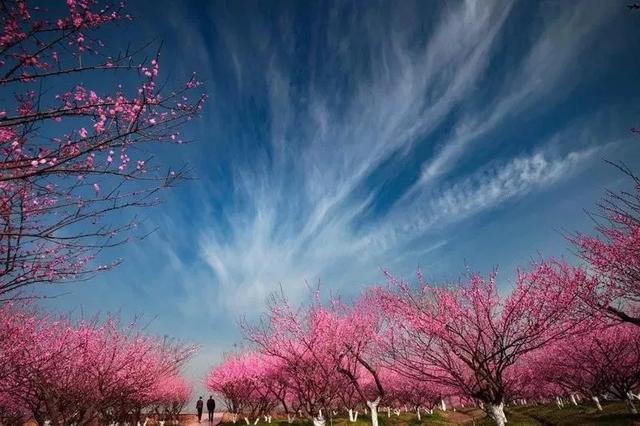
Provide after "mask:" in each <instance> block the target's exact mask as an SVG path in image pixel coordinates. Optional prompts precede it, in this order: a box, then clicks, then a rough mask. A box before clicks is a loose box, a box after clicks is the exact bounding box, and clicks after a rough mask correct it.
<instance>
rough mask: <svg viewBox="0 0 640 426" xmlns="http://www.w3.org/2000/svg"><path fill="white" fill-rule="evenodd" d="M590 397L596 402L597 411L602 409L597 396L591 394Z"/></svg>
mask: <svg viewBox="0 0 640 426" xmlns="http://www.w3.org/2000/svg"><path fill="white" fill-rule="evenodd" d="M591 399H593V402H595V403H596V407H598V411H602V405H600V398H598V397H597V396H592V397H591Z"/></svg>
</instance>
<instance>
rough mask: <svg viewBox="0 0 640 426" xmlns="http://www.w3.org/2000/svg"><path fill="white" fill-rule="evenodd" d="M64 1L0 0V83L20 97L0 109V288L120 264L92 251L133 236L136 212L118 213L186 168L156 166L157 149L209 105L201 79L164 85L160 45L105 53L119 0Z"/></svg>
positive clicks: (1, 292) (149, 199)
mask: <svg viewBox="0 0 640 426" xmlns="http://www.w3.org/2000/svg"><path fill="white" fill-rule="evenodd" d="M66 3H67V9H66V11H64V12H58V10H59V8H57V7H55V8H54V9H53V10H48V9H47V8H46V7H37V6H29V4H28V2H27V1H24V0H9V1H5V2H3V3H2V7H1V8H2V13H0V27H1V29H0V90H1V91H2V93H3V94H4V95H3V96H7V95H8V94H10V93H11V94H14V95H13V97H12V98H10V99H6V98H3V99H2V102H3V107H2V109H0V152H1V154H2V155H1V158H0V297H5V298H6V297H9V296H8V295H9V294H10V293H13V292H14V291H15V290H17V289H20V288H22V287H24V286H26V285H29V284H33V283H38V282H48V283H56V282H60V281H66V280H82V279H86V278H88V277H90V276H91V275H92V274H93V273H94V272H96V271H98V270H101V269H106V268H108V267H110V266H113V265H114V264H115V263H117V262H115V263H111V264H109V265H97V266H96V265H93V262H92V260H93V259H94V257H95V255H96V253H97V252H99V251H100V250H101V249H103V248H106V247H112V246H115V245H118V244H122V243H124V242H126V241H127V240H128V238H130V237H131V236H135V234H136V232H134V227H135V225H136V220H135V218H134V217H133V216H132V215H131V214H122V213H124V212H126V211H133V210H135V209H136V208H138V207H146V206H151V205H154V204H156V203H157V202H158V201H159V198H158V196H159V193H160V192H161V191H162V190H163V189H166V188H169V187H171V186H172V185H173V184H174V183H176V182H177V181H179V180H180V179H181V178H183V177H185V176H184V171H183V170H170V169H169V170H162V169H161V168H160V167H159V166H157V165H155V161H154V158H153V151H154V149H155V148H153V147H154V146H155V145H156V144H157V143H160V142H169V143H174V142H175V143H179V142H180V141H181V137H180V134H179V129H180V128H181V127H182V126H183V124H184V123H186V121H188V120H190V119H191V118H192V117H193V116H194V115H195V114H197V113H198V111H199V110H200V109H201V107H202V102H203V97H201V96H195V97H193V95H192V94H191V92H192V91H193V90H194V89H195V88H196V87H197V86H198V85H199V83H198V82H197V81H196V80H195V79H194V78H191V79H189V80H188V81H186V83H185V84H184V85H183V86H182V87H177V88H176V89H175V90H173V91H171V90H170V89H169V90H166V85H165V83H164V82H160V81H159V78H160V77H159V76H160V74H159V60H160V53H159V52H157V53H156V54H154V55H151V57H150V58H147V54H148V52H147V48H146V47H147V46H148V45H145V46H141V47H140V48H138V49H126V50H122V51H118V50H113V51H109V50H108V48H107V47H105V46H104V44H103V43H102V42H101V41H100V40H99V39H98V38H97V37H99V35H100V30H101V29H102V28H103V27H105V26H109V25H111V24H113V23H115V22H118V21H126V20H129V19H130V17H129V16H128V15H126V14H125V13H124V11H123V10H122V8H121V7H114V6H110V5H99V4H98V3H97V1H95V0H67V2H66ZM47 6H57V5H50V4H48V3H47ZM56 15H57V16H56ZM107 75H108V76H109V77H112V78H113V79H115V80H117V81H119V82H120V84H114V85H113V87H110V86H109V84H108V83H107V82H108V81H110V79H105V78H101V77H104V76H107ZM95 80H98V81H100V84H99V85H97V86H95V87H91V86H90V85H89V84H83V83H78V82H79V81H95ZM63 87H66V89H61V88H63ZM147 148H149V149H147ZM115 213H118V214H117V215H116V214H115ZM107 219H109V220H108V221H107ZM140 236H142V235H140Z"/></svg>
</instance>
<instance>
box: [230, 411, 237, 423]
mask: <svg viewBox="0 0 640 426" xmlns="http://www.w3.org/2000/svg"><path fill="white" fill-rule="evenodd" d="M237 421H238V413H233V414H232V415H231V422H232V423H233V424H236V422H237Z"/></svg>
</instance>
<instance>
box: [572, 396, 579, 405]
mask: <svg viewBox="0 0 640 426" xmlns="http://www.w3.org/2000/svg"><path fill="white" fill-rule="evenodd" d="M571 403H572V404H573V405H578V401H576V396H575V395H574V394H571Z"/></svg>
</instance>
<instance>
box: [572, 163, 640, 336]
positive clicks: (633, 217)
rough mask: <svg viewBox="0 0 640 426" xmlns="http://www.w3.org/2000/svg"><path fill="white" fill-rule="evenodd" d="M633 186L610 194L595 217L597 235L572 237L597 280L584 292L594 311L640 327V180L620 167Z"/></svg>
mask: <svg viewBox="0 0 640 426" xmlns="http://www.w3.org/2000/svg"><path fill="white" fill-rule="evenodd" d="M617 167H618V168H620V169H621V170H622V171H623V172H624V173H626V174H627V175H628V176H629V177H630V178H631V182H632V183H633V189H632V190H631V191H619V192H614V191H607V194H606V196H605V197H604V198H603V199H602V201H601V202H600V204H599V205H598V207H599V210H598V211H597V212H596V213H595V214H593V215H592V217H593V218H594V220H595V221H596V231H597V233H598V235H597V236H593V235H587V234H582V233H578V234H574V235H572V236H570V237H569V240H570V241H571V242H572V243H573V245H574V247H575V248H576V250H577V253H578V255H579V256H580V257H581V258H582V259H584V260H585V261H586V262H587V264H588V265H589V267H590V269H591V271H592V272H593V273H594V276H595V278H597V281H596V283H595V284H596V285H594V283H593V282H589V281H586V282H585V284H586V285H585V286H584V288H583V289H582V294H583V298H584V300H585V301H586V302H587V304H588V306H589V307H590V308H594V309H596V310H599V311H601V312H604V313H606V314H607V315H608V316H610V317H611V318H614V319H615V320H617V321H623V322H630V323H633V324H635V325H640V311H639V303H640V178H638V177H637V176H636V175H634V174H633V173H632V172H631V170H629V169H628V168H626V167H624V166H617Z"/></svg>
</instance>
